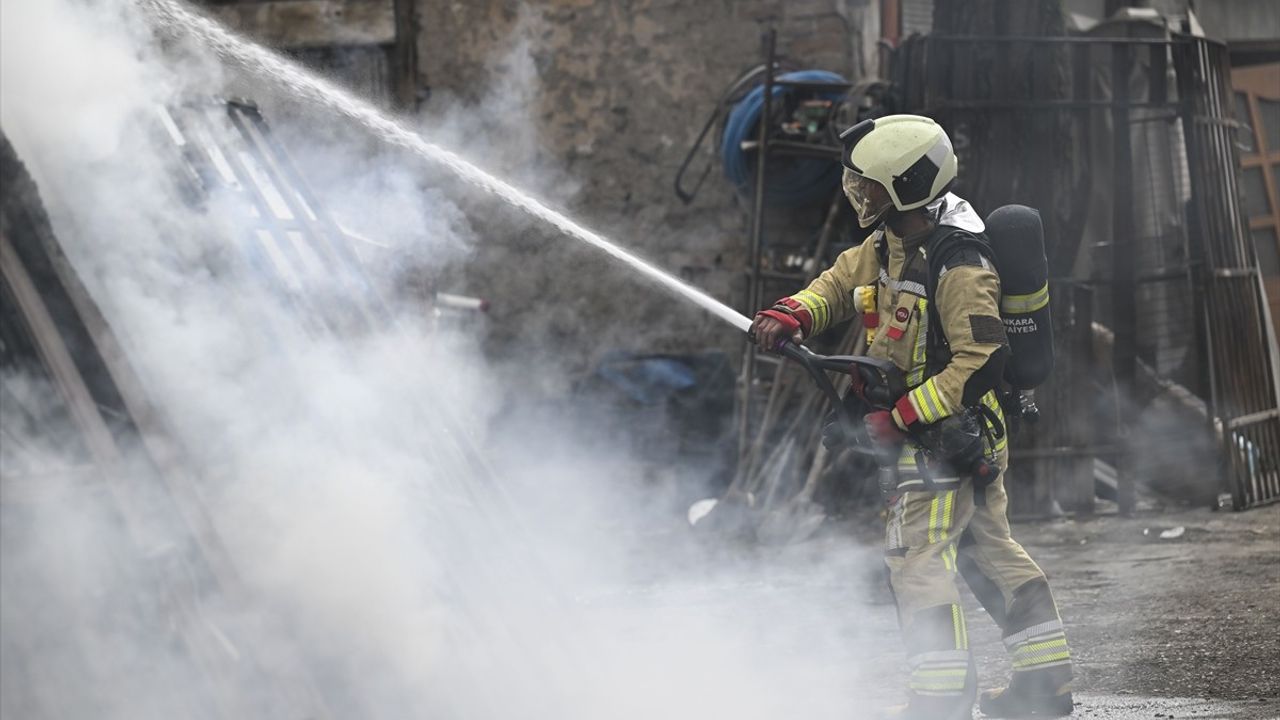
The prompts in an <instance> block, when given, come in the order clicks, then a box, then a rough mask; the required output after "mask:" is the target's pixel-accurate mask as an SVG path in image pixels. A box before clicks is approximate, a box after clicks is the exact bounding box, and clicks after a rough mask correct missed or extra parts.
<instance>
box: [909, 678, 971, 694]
mask: <svg viewBox="0 0 1280 720" xmlns="http://www.w3.org/2000/svg"><path fill="white" fill-rule="evenodd" d="M911 689H912V690H934V691H947V690H953V691H955V692H960V691H962V690H964V680H931V681H928V682H925V681H917V680H912V681H911Z"/></svg>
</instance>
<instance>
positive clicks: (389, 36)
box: [207, 0, 396, 48]
mask: <svg viewBox="0 0 1280 720" xmlns="http://www.w3.org/2000/svg"><path fill="white" fill-rule="evenodd" d="M207 10H208V12H209V13H210V14H211V15H213V17H215V18H217V19H218V20H220V21H221V22H223V23H224V24H226V25H227V26H228V27H230V28H232V29H233V30H236V31H238V32H242V33H244V34H245V35H248V36H250V37H252V38H253V39H255V40H257V41H259V42H263V43H266V44H267V45H270V46H272V47H278V48H319V47H333V46H352V45H391V44H392V43H394V42H395V41H396V12H395V3H394V2H393V0H270V1H269V2H254V3H233V4H230V5H211V6H209V7H208V8H207Z"/></svg>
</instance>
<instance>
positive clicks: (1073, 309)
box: [894, 33, 1280, 513]
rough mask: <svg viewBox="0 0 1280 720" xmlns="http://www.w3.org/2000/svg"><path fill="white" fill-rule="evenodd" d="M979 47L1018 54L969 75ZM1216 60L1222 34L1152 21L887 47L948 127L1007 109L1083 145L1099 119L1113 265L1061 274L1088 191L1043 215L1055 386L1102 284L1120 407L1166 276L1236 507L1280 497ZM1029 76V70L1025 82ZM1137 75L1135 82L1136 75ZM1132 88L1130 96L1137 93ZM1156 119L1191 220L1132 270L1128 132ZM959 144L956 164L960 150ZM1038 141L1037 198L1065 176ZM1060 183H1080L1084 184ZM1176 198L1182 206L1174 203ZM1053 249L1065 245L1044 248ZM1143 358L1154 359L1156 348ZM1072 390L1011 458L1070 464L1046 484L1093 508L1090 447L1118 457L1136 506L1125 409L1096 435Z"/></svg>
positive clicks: (900, 80)
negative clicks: (1056, 172) (1059, 219)
mask: <svg viewBox="0 0 1280 720" xmlns="http://www.w3.org/2000/svg"><path fill="white" fill-rule="evenodd" d="M990 46H997V47H1001V48H1006V49H1007V50H1008V52H1007V53H1006V54H1005V55H1004V56H1002V57H1011V56H1012V55H1013V54H1014V53H1015V52H1016V53H1020V57H1022V58H1023V59H1024V62H1022V63H1014V62H1008V61H1006V62H1001V63H998V64H996V65H995V66H994V68H992V72H993V76H990V77H987V76H984V77H981V78H978V77H974V76H971V75H964V73H965V72H966V70H968V69H972V68H974V67H975V66H974V65H972V64H969V65H964V64H962V63H961V62H957V60H958V59H959V58H962V57H965V55H966V53H969V54H972V53H974V52H975V51H977V50H979V49H981V48H984V47H990ZM1099 60H1102V62H1099ZM1227 63H1228V58H1227V53H1226V49H1225V47H1224V46H1223V45H1222V44H1220V43H1216V42H1214V41H1211V40H1207V39H1204V38H1199V37H1187V36H1168V35H1165V34H1163V33H1161V34H1160V35H1159V36H1156V37H1133V36H1119V37H1116V36H1109V37H1103V36H1091V37H1077V36H1071V37H1007V36H991V37H979V36H927V37H918V36H917V37H913V38H910V39H908V40H907V41H906V42H905V43H904V44H903V45H902V47H901V48H900V49H899V50H898V52H897V55H896V57H895V63H894V80H895V86H896V87H897V88H898V89H900V90H901V91H902V93H903V98H902V105H903V107H904V109H905V110H906V111H908V112H916V113H920V114H924V115H930V116H933V117H935V118H937V119H939V121H941V122H943V123H944V124H946V125H948V126H950V127H955V126H957V125H961V126H962V125H963V124H964V122H965V120H966V118H967V117H969V116H972V115H973V114H975V113H979V114H986V115H987V116H988V117H989V116H991V115H997V116H1003V117H1009V118H1016V119H1017V120H1018V122H1020V123H1022V125H1021V126H1022V127H1035V125H1034V124H1035V123H1052V122H1064V123H1069V124H1074V125H1073V127H1074V128H1075V131H1076V132H1078V133H1081V134H1083V136H1084V137H1085V138H1086V142H1088V138H1089V133H1090V125H1091V124H1096V123H1107V122H1109V123H1110V131H1109V132H1107V134H1106V137H1107V139H1109V141H1110V143H1111V149H1112V153H1111V155H1112V157H1111V161H1112V162H1113V166H1112V168H1113V178H1112V183H1113V186H1114V193H1115V195H1114V197H1113V198H1112V207H1113V208H1116V209H1118V211H1113V212H1112V213H1111V228H1110V233H1111V236H1112V238H1113V242H1112V243H1111V246H1110V248H1109V252H1108V254H1107V255H1106V256H1104V257H1103V258H1102V259H1103V260H1104V261H1106V262H1108V263H1109V264H1110V269H1111V271H1110V273H1109V276H1101V275H1099V274H1097V273H1096V272H1094V273H1093V274H1091V276H1090V277H1073V275H1072V269H1073V265H1074V260H1075V258H1076V254H1077V252H1076V248H1077V247H1078V246H1079V243H1080V242H1081V237H1082V235H1083V232H1084V221H1085V217H1086V216H1087V215H1088V210H1089V208H1088V205H1087V203H1083V204H1082V203H1079V202H1076V201H1078V200H1084V199H1085V198H1083V197H1073V198H1071V199H1072V201H1073V202H1072V204H1073V213H1072V217H1071V218H1069V219H1068V221H1067V222H1066V223H1065V225H1062V224H1059V223H1054V222H1050V223H1048V224H1047V225H1048V227H1047V230H1048V233H1049V237H1048V238H1047V240H1048V242H1049V244H1050V247H1051V257H1050V262H1051V265H1050V272H1051V275H1053V276H1054V277H1052V278H1051V285H1052V287H1053V288H1054V298H1055V324H1056V325H1057V326H1058V329H1059V331H1060V332H1059V339H1058V342H1059V343H1060V344H1061V343H1063V341H1064V340H1065V341H1066V344H1067V347H1066V348H1062V347H1061V345H1060V350H1059V359H1060V362H1061V365H1062V366H1060V368H1059V370H1058V374H1059V375H1064V374H1065V375H1067V376H1068V377H1070V378H1071V379H1070V380H1069V381H1068V382H1067V383H1065V385H1066V386H1067V387H1069V388H1079V387H1088V386H1089V379H1088V373H1089V371H1090V370H1092V364H1093V361H1092V357H1091V356H1092V347H1091V346H1092V344H1093V343H1092V334H1093V333H1092V332H1091V328H1090V327H1089V325H1092V318H1093V316H1094V315H1095V312H1094V307H1093V301H1092V299H1093V297H1094V296H1095V295H1097V294H1098V293H1097V290H1104V291H1105V297H1106V298H1107V299H1108V300H1109V302H1108V303H1107V305H1105V306H1103V307H1102V308H1101V309H1102V310H1104V311H1105V312H1104V313H1103V314H1104V315H1105V316H1107V320H1108V324H1109V326H1110V328H1111V330H1112V331H1113V333H1112V338H1113V347H1112V362H1111V368H1110V369H1111V372H1112V377H1113V383H1112V391H1113V392H1114V393H1115V397H1116V401H1115V406H1116V407H1117V408H1119V407H1121V406H1122V403H1123V402H1128V399H1129V398H1131V397H1132V392H1133V390H1134V389H1135V386H1136V384H1137V383H1138V380H1139V376H1140V374H1141V371H1142V370H1145V369H1146V367H1145V365H1144V363H1143V360H1144V358H1143V357H1142V356H1141V355H1142V353H1141V350H1140V348H1139V346H1138V344H1137V339H1138V337H1139V335H1140V333H1141V332H1150V328H1149V327H1148V325H1149V323H1147V322H1140V313H1141V312H1147V311H1149V310H1150V308H1149V307H1144V303H1143V301H1142V300H1143V298H1144V297H1146V298H1150V297H1151V293H1152V292H1153V291H1152V290H1151V288H1153V287H1155V288H1163V289H1164V295H1165V296H1170V295H1172V296H1180V297H1184V298H1190V299H1191V302H1192V307H1193V308H1196V310H1195V312H1194V313H1192V315H1193V317H1191V318H1189V319H1188V318H1185V317H1182V318H1177V319H1175V320H1176V321H1177V322H1179V323H1181V324H1183V325H1184V326H1185V325H1187V324H1189V325H1190V326H1191V327H1184V328H1183V329H1182V330H1183V334H1184V337H1183V339H1182V340H1181V342H1183V343H1184V344H1187V345H1188V346H1194V347H1195V348H1196V356H1197V357H1198V359H1199V361H1198V363H1197V365H1198V370H1197V371H1196V373H1195V375H1196V376H1197V377H1194V378H1193V380H1194V385H1196V386H1198V390H1199V391H1200V392H1201V393H1203V394H1204V395H1205V396H1206V399H1207V400H1208V416H1209V418H1211V419H1214V420H1212V421H1211V422H1210V423H1209V426H1210V431H1211V432H1212V433H1213V435H1214V437H1215V438H1216V439H1215V441H1214V442H1215V443H1216V444H1217V446H1218V447H1219V448H1220V464H1221V467H1222V471H1221V474H1222V486H1223V488H1224V490H1225V491H1226V492H1229V493H1230V497H1231V501H1230V505H1231V507H1233V508H1235V509H1244V508H1247V507H1252V506H1255V505H1259V504H1264V503H1268V502H1272V501H1276V500H1280V477H1278V475H1277V473H1280V467H1277V466H1278V465H1280V395H1278V394H1277V389H1276V387H1277V377H1280V371H1278V370H1277V361H1276V359H1277V350H1276V342H1275V337H1274V332H1273V329H1272V327H1271V323H1270V322H1269V320H1268V318H1267V317H1266V314H1267V309H1266V301H1265V295H1264V290H1263V287H1262V283H1261V279H1260V276H1259V273H1258V268H1257V261H1256V258H1255V257H1254V253H1253V249H1252V247H1251V246H1250V244H1249V235H1248V233H1247V229H1246V226H1245V225H1244V221H1243V216H1242V211H1241V208H1240V204H1239V201H1238V188H1239V178H1238V173H1239V156H1238V151H1237V149H1236V148H1235V146H1234V144H1233V143H1232V138H1231V132H1232V128H1233V126H1234V121H1233V120H1232V119H1231V116H1230V102H1231V94H1230V85H1229V81H1228V80H1227V75H1226V73H1227ZM1051 67H1058V68H1065V69H1067V72H1068V76H1069V77H1068V78H1066V79H1064V80H1065V81H1064V82H1062V83H1061V86H1060V87H1059V88H1057V89H1056V90H1057V92H1055V88H1048V87H1045V86H1044V85H1043V84H1042V83H1037V82H1035V80H1034V76H1035V75H1036V73H1037V72H1041V73H1043V72H1045V71H1046V69H1047V68H1051ZM1104 67H1105V68H1106V69H1107V72H1106V73H1105V74H1102V77H1103V79H1104V80H1105V85H1106V86H1108V87H1109V88H1110V92H1108V93H1106V95H1108V96H1105V97H1098V96H1097V95H1098V92H1097V90H1096V89H1095V87H1094V86H1095V80H1096V79H1097V78H1095V77H1094V74H1095V73H1098V71H1099V70H1100V69H1101V68H1104ZM1171 70H1172V72H1171ZM1023 74H1025V75H1023ZM1099 74H1101V73H1099ZM1028 77H1031V78H1033V79H1032V80H1031V81H1030V82H1027V81H1026V79H1027V78H1028ZM1136 78H1141V80H1140V81H1139V82H1138V83H1137V84H1136V85H1135V84H1133V83H1134V80H1135V79H1136ZM1171 80H1174V81H1175V82H1173V83H1171ZM1015 87H1016V88H1017V90H1016V91H1015V90H1013V89H1012V88H1015ZM1135 87H1136V88H1138V89H1139V92H1140V95H1138V96H1134V95H1133V94H1132V93H1133V91H1134V89H1135ZM1153 122H1154V123H1161V124H1163V126H1164V127H1168V128H1169V130H1168V133H1169V137H1170V138H1171V139H1172V141H1171V143H1170V147H1169V148H1167V149H1166V152H1168V153H1172V154H1173V155H1174V156H1176V157H1175V158H1174V160H1172V161H1170V164H1171V165H1177V164H1179V162H1181V163H1185V164H1186V165H1188V166H1189V171H1187V174H1188V175H1189V178H1190V179H1189V183H1190V185H1191V187H1190V191H1189V196H1190V197H1189V200H1190V202H1189V207H1188V208H1187V209H1186V210H1187V211H1189V212H1188V214H1189V215H1190V216H1191V218H1190V222H1188V223H1187V226H1188V227H1190V228H1191V230H1189V231H1187V232H1186V233H1185V237H1183V238H1180V239H1179V238H1174V240H1175V241H1177V242H1176V243H1175V244H1180V245H1181V246H1182V247H1175V250H1176V252H1175V253H1173V257H1168V256H1166V254H1164V253H1161V252H1156V253H1155V256H1156V257H1162V258H1165V264H1164V265H1163V266H1162V267H1157V268H1154V269H1150V270H1148V271H1145V272H1140V271H1139V269H1138V266H1139V262H1138V258H1139V255H1140V254H1144V253H1145V257H1150V256H1152V250H1151V248H1150V247H1148V246H1144V244H1143V243H1144V242H1149V241H1150V240H1152V239H1151V238H1142V237H1139V233H1138V232H1137V231H1136V225H1135V223H1136V222H1137V221H1138V220H1139V219H1138V218H1135V213H1134V212H1132V211H1127V212H1126V211H1125V209H1132V208H1133V207H1134V206H1135V195H1134V193H1135V187H1138V184H1137V182H1136V180H1137V179H1138V176H1137V175H1135V168H1134V166H1133V157H1134V151H1135V146H1134V133H1135V132H1137V129H1138V128H1145V127H1147V126H1146V125H1145V124H1147V123H1153ZM1027 123H1031V125H1028V124H1027ZM1178 139H1181V142H1176V140H1178ZM959 151H960V152H961V155H962V163H963V162H964V158H963V155H964V152H965V150H964V149H959ZM1033 152H1034V153H1036V154H1041V153H1044V154H1043V156H1042V157H1038V158H1031V160H1032V161H1034V162H1038V163H1042V165H1041V166H1042V167H1044V168H1045V170H1044V173H1043V175H1044V179H1043V180H1042V181H1040V182H1039V185H1040V186H1041V187H1040V188H1039V190H1040V193H1041V194H1040V197H1041V198H1042V199H1045V200H1047V201H1048V202H1050V203H1051V202H1053V200H1054V199H1056V198H1057V197H1058V196H1059V195H1060V193H1061V192H1062V191H1063V188H1059V187H1056V186H1055V184H1054V183H1055V179H1054V178H1053V170H1052V165H1051V163H1052V158H1051V157H1050V156H1049V155H1048V154H1047V151H1046V150H1045V149H1044V148H1040V149H1036V150H1033ZM1148 179H1149V178H1148ZM1146 189H1148V190H1150V191H1151V192H1153V193H1154V192H1156V191H1155V190H1152V189H1149V188H1146ZM1070 190H1071V192H1072V193H1073V194H1075V195H1076V196H1079V195H1080V193H1081V191H1082V188H1080V187H1074V188H1071V189H1070ZM1019 200H1020V201H1024V202H1025V200H1024V199H1022V198H1019ZM1006 201H1007V200H1006ZM1172 211H1173V212H1175V213H1176V214H1179V215H1181V214H1182V213H1183V211H1184V209H1183V208H1173V209H1172ZM1143 222H1149V220H1147V219H1143ZM1156 239H1157V240H1158V238H1156ZM1055 247H1056V248H1063V250H1062V251H1060V252H1058V253H1054V252H1053V248H1055ZM1157 250H1158V248H1157ZM1144 319H1145V318H1144ZM1083 323H1088V325H1084V324H1083ZM1227 338H1231V339H1232V341H1227V340H1226V339H1227ZM1145 360H1148V361H1151V363H1150V364H1151V365H1152V366H1158V363H1155V362H1154V361H1153V359H1152V358H1149V357H1148V358H1145ZM1148 374H1150V373H1149V372H1148ZM1071 395H1072V393H1066V394H1063V393H1058V395H1057V396H1056V399H1057V400H1058V401H1059V402H1060V403H1061V406H1060V407H1059V411H1060V412H1062V413H1063V414H1065V415H1070V416H1071V417H1070V418H1069V419H1067V420H1066V421H1064V422H1062V423H1060V424H1059V425H1058V426H1057V428H1056V429H1055V431H1054V432H1053V433H1052V436H1051V437H1042V438H1040V440H1041V441H1042V446H1041V447H1035V448H1021V449H1018V450H1015V454H1014V459H1015V462H1018V461H1019V459H1021V460H1023V461H1026V460H1030V461H1033V462H1036V463H1037V464H1038V465H1039V467H1040V471H1041V472H1044V471H1045V467H1046V465H1045V463H1044V462H1041V461H1048V462H1049V463H1055V462H1057V463H1065V464H1066V465H1068V466H1069V468H1068V470H1067V477H1068V479H1069V485H1072V486H1073V487H1067V488H1062V487H1060V488H1059V493H1057V494H1059V495H1063V494H1065V496H1066V497H1069V498H1071V500H1072V503H1071V504H1072V507H1069V508H1067V509H1071V510H1077V511H1082V512H1090V511H1091V510H1092V506H1093V493H1094V483H1095V478H1094V467H1093V466H1094V458H1107V459H1111V460H1112V461H1113V462H1114V464H1115V465H1116V467H1117V469H1118V475H1119V481H1118V489H1117V495H1118V500H1119V504H1120V507H1121V510H1122V512H1126V513H1127V512H1132V510H1133V509H1134V506H1135V495H1134V477H1133V474H1134V473H1133V472H1132V466H1133V463H1132V460H1133V456H1132V453H1133V448H1132V446H1131V440H1132V438H1131V437H1130V435H1129V431H1128V423H1127V422H1126V421H1125V420H1126V418H1123V417H1120V418H1113V419H1112V422H1114V426H1113V428H1114V432H1113V434H1114V435H1115V436H1116V437H1117V442H1116V443H1115V444H1114V445H1110V444H1102V443H1099V442H1098V441H1096V440H1095V439H1093V438H1092V437H1091V435H1092V433H1091V432H1090V430H1089V426H1090V425H1091V424H1092V423H1090V422H1085V421H1084V420H1083V419H1081V418H1082V416H1084V417H1087V413H1085V412H1083V408H1081V407H1080V405H1079V403H1080V402H1081V400H1080V399H1079V398H1078V397H1075V398H1073V397H1071ZM1117 414H1118V415H1120V414H1122V413H1117ZM1050 474H1052V473H1051V471H1050ZM1064 490H1065V493H1063V491H1064ZM1033 494H1034V495H1038V497H1033V498H1032V502H1033V503H1038V504H1039V505H1040V506H1042V507H1043V506H1045V505H1047V504H1049V503H1051V502H1052V500H1053V498H1052V496H1051V494H1050V490H1049V488H1048V487H1047V485H1046V483H1036V490H1035V493H1033ZM1032 512H1035V511H1034V510H1033V511H1032Z"/></svg>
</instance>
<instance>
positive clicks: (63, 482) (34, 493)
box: [0, 465, 106, 506]
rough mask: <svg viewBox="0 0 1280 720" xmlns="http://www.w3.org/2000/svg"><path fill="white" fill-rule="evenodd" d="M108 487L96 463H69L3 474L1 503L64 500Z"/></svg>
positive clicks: (31, 503)
mask: <svg viewBox="0 0 1280 720" xmlns="http://www.w3.org/2000/svg"><path fill="white" fill-rule="evenodd" d="M105 487H106V486H105V485H103V483H102V476H101V475H100V474H99V472H98V467H97V466H96V465H69V466H67V467H64V468H59V469H58V470H56V471H53V472H46V473H22V474H13V473H0V505H6V506H14V505H40V504H44V503H54V502H65V501H66V500H67V499H68V498H73V497H76V496H77V495H81V494H83V493H87V492H93V491H95V490H103V489H105Z"/></svg>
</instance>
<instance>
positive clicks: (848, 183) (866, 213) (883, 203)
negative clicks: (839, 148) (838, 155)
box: [844, 168, 893, 228]
mask: <svg viewBox="0 0 1280 720" xmlns="http://www.w3.org/2000/svg"><path fill="white" fill-rule="evenodd" d="M844 194H845V196H846V197H848V198H849V204H850V205H852V206H853V209H854V211H855V212H857V213H858V225H859V226H861V227H864V228H868V227H871V226H872V225H875V224H876V223H878V222H879V221H880V219H881V218H882V217H884V214H885V212H887V211H888V210H889V208H890V207H893V200H892V199H891V198H890V197H889V193H888V191H886V190H885V189H884V188H883V187H881V186H880V183H878V182H876V181H874V180H871V179H869V178H867V177H865V176H863V175H859V174H858V173H856V172H854V171H852V170H850V169H849V168H845V170H844Z"/></svg>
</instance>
